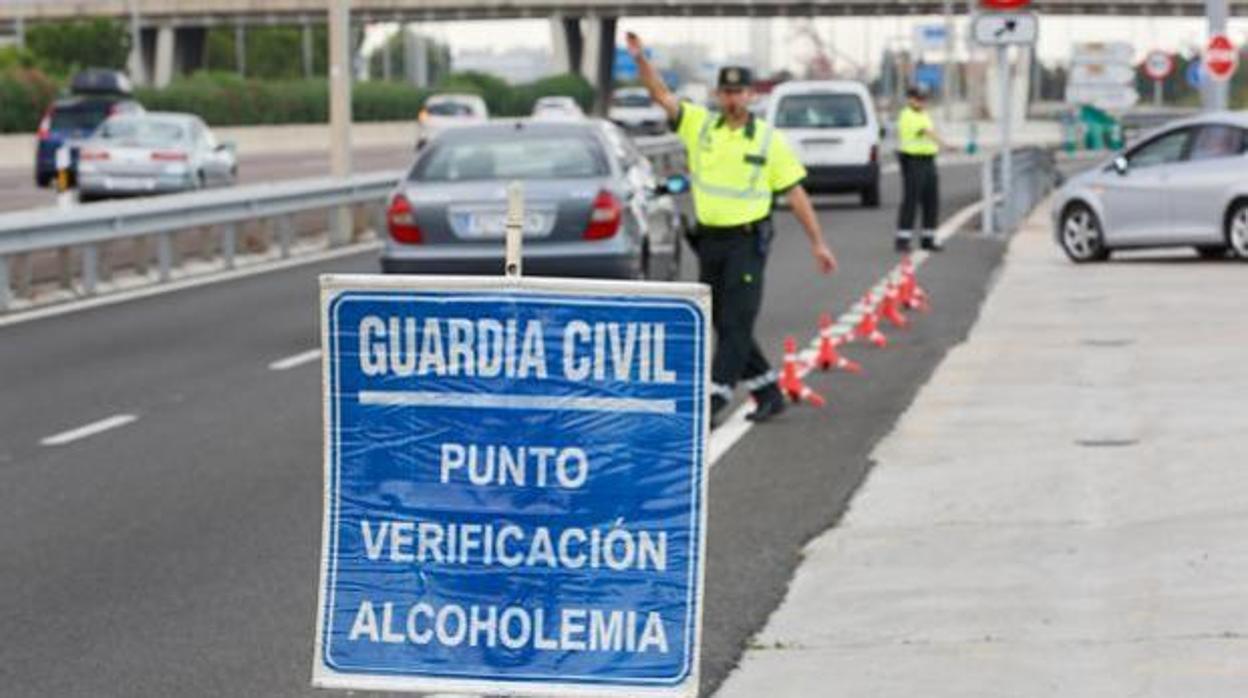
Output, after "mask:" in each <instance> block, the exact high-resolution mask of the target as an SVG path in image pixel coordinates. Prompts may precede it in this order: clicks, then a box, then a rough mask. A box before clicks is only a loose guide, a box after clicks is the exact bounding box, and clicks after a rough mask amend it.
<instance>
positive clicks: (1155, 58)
mask: <svg viewBox="0 0 1248 698" xmlns="http://www.w3.org/2000/svg"><path fill="white" fill-rule="evenodd" d="M1173 72H1174V58H1172V57H1171V56H1170V54H1169V53H1166V52H1165V51H1151V52H1149V54H1148V55H1147V56H1145V58H1144V74H1145V75H1147V76H1148V79H1149V80H1152V81H1153V106H1155V107H1160V106H1161V84H1162V83H1163V82H1164V81H1165V79H1166V78H1168V77H1170V74H1171V73H1173Z"/></svg>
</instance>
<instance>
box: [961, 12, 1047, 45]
mask: <svg viewBox="0 0 1248 698" xmlns="http://www.w3.org/2000/svg"><path fill="white" fill-rule="evenodd" d="M1039 36H1040V18H1039V17H1037V16H1036V13H1034V12H979V13H976V14H975V16H974V17H973V18H972V19H971V38H972V39H973V40H974V41H975V43H977V44H979V45H980V46H1030V45H1032V44H1034V43H1036V39H1037V38H1038V37H1039Z"/></svg>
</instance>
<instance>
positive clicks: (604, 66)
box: [551, 17, 619, 115]
mask: <svg viewBox="0 0 1248 698" xmlns="http://www.w3.org/2000/svg"><path fill="white" fill-rule="evenodd" d="M618 22H619V20H618V18H616V17H590V18H585V19H575V18H568V17H555V18H553V19H552V20H551V37H552V39H553V40H554V41H553V43H554V56H555V67H556V68H557V69H559V70H560V71H562V72H567V73H580V74H581V75H582V76H583V77H584V78H585V79H586V80H588V81H589V83H590V84H591V85H593V86H594V89H595V90H596V91H597V97H596V98H595V100H594V107H593V111H594V113H595V114H599V115H604V114H606V113H607V103H608V102H609V101H610V99H611V76H612V73H613V72H614V69H615V30H616V26H617V24H618Z"/></svg>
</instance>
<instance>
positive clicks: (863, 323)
mask: <svg viewBox="0 0 1248 698" xmlns="http://www.w3.org/2000/svg"><path fill="white" fill-rule="evenodd" d="M858 309H859V310H860V311H862V319H861V320H859V321H858V324H857V325H855V326H854V336H855V337H857V338H858V339H865V340H867V341H868V342H871V343H872V344H874V345H875V346H877V347H879V348H881V349H883V348H884V347H886V346H888V337H885V336H884V333H883V332H881V331H880V318H879V317H878V316H877V315H876V313H877V312H878V308H877V307H876V302H875V296H874V295H872V294H871V293H870V292H868V293H867V295H865V296H863V297H862V301H861V302H860V303H859V304H858Z"/></svg>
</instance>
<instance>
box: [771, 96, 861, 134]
mask: <svg viewBox="0 0 1248 698" xmlns="http://www.w3.org/2000/svg"><path fill="white" fill-rule="evenodd" d="M866 125H867V114H866V110H864V109H863V108H862V100H861V99H859V98H858V96H857V95H849V94H839V95H838V94H808V95H789V96H787V97H784V98H782V99H781V100H780V104H779V105H778V106H777V108H776V126H778V127H780V128H858V127H860V126H866Z"/></svg>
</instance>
